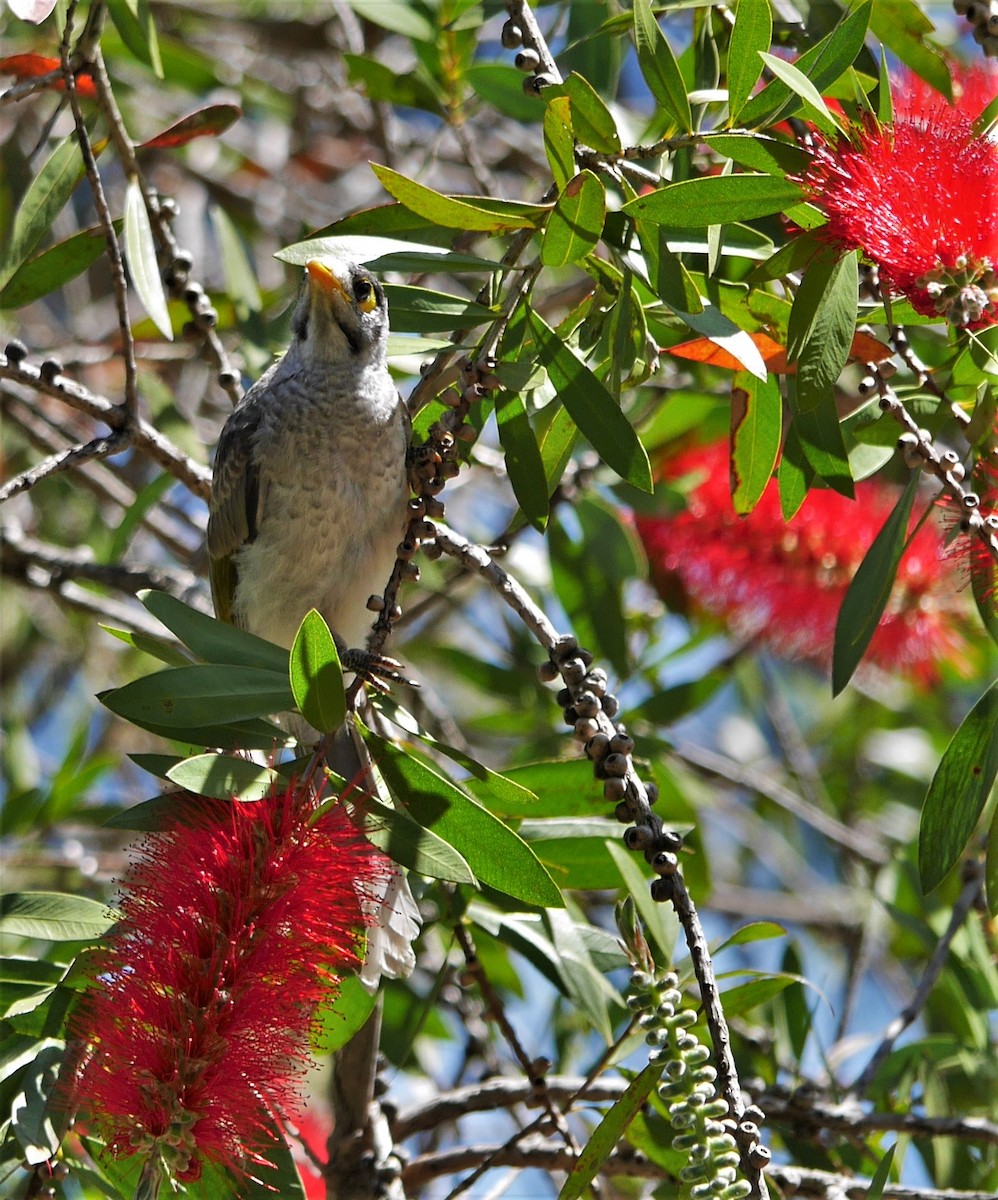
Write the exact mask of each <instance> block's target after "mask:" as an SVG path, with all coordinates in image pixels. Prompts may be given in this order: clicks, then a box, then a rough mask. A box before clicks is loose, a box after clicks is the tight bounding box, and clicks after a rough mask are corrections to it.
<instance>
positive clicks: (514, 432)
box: [495, 389, 548, 530]
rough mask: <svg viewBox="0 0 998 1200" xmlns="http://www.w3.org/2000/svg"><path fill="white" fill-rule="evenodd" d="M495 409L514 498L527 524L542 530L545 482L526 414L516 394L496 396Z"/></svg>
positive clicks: (546, 506)
mask: <svg viewBox="0 0 998 1200" xmlns="http://www.w3.org/2000/svg"><path fill="white" fill-rule="evenodd" d="M495 408H496V422H497V424H498V426H499V441H500V443H501V444H502V449H503V457H504V459H505V461H506V474H507V475H508V476H509V482H510V484H511V486H512V488H513V495H514V496H516V499H517V501H518V502H519V505H520V508H521V509H522V510H523V515H524V516H525V517H526V518H527V520H528V521H529V522H530V524H531V525H533V526H534V528H535V529H540V530H543V529H544V527H545V525H546V524H547V519H548V488H547V480H546V479H545V476H544V462H543V460H542V459H541V451H540V447H539V446H538V445H537V438H536V436H535V434H534V431H533V429H532V428H531V427H530V420H529V419H528V417H527V410H526V408H524V406H523V401H522V400H521V399H520V397H519V395H518V394H517V393H516V392H507V391H506V390H505V389H503V390H501V391H499V392H498V393H497V394H496V400H495Z"/></svg>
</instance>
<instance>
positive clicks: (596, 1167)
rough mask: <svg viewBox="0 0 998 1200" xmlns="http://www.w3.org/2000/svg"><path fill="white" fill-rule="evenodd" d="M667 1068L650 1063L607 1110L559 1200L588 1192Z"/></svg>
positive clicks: (566, 1182) (574, 1197) (576, 1197)
mask: <svg viewBox="0 0 998 1200" xmlns="http://www.w3.org/2000/svg"><path fill="white" fill-rule="evenodd" d="M664 1068H665V1064H664V1063H649V1064H648V1066H647V1067H645V1069H644V1070H643V1071H642V1072H641V1073H640V1074H639V1075H636V1076H635V1077H634V1079H632V1080H631V1082H630V1084H629V1085H628V1087H627V1091H626V1092H624V1094H623V1095H622V1096H621V1097H620V1099H619V1100H616V1101H614V1103H613V1104H612V1105H611V1106H610V1107H609V1108H608V1109H607V1111H606V1112H605V1113H604V1114H603V1119H602V1120H601V1121H600V1123H599V1124H598V1125H597V1126H596V1128H595V1129H594V1130H593V1132H592V1133H591V1134H590V1135H589V1140H588V1141H587V1142H586V1146H585V1149H584V1150H583V1151H582V1153H581V1154H580V1155H579V1157H578V1158H577V1159H576V1160H575V1164H574V1166H573V1167H572V1169H571V1171H570V1172H569V1174H568V1178H567V1179H566V1180H565V1182H564V1183H563V1184H562V1187H561V1191H560V1192H559V1193H558V1200H578V1198H579V1197H580V1196H581V1195H582V1194H583V1193H584V1192H586V1191H587V1190H588V1188H589V1185H590V1184H591V1183H592V1181H593V1180H594V1179H595V1178H596V1176H597V1175H598V1174H599V1171H600V1168H601V1167H602V1166H603V1164H604V1163H605V1162H606V1160H607V1159H608V1158H609V1157H610V1155H611V1154H612V1153H613V1151H614V1149H615V1148H616V1146H617V1143H618V1142H619V1141H620V1139H621V1138H622V1137H623V1135H624V1131H625V1130H626V1129H627V1127H628V1125H630V1123H631V1122H632V1121H633V1120H634V1118H635V1117H636V1116H637V1114H638V1113H639V1112H640V1111H641V1109H642V1108H643V1107H644V1104H645V1101H646V1100H647V1099H648V1097H649V1096H650V1095H651V1093H652V1089H653V1088H654V1087H655V1085H656V1084H657V1083H658V1081H659V1078H660V1076H661V1074H662V1071H663V1070H664Z"/></svg>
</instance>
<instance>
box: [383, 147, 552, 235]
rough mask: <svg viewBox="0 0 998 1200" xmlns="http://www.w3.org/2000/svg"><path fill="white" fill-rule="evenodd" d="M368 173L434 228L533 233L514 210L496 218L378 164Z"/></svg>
mask: <svg viewBox="0 0 998 1200" xmlns="http://www.w3.org/2000/svg"><path fill="white" fill-rule="evenodd" d="M371 170H372V171H373V172H374V173H375V175H377V177H378V179H379V180H380V182H381V186H382V187H383V188H384V189H385V191H386V192H388V194H389V195H390V196H394V197H395V199H396V200H398V201H399V202H400V203H401V204H404V205H405V207H406V208H408V209H409V210H410V211H411V212H414V213H416V214H417V216H420V217H425V218H426V219H427V220H428V221H433V222H434V223H435V224H437V225H443V226H445V227H446V228H448V229H471V230H481V231H482V232H487V233H498V232H500V231H501V230H507V229H533V228H535V227H536V226H535V221H534V220H532V219H531V218H529V217H527V216H525V215H523V214H522V213H519V214H518V213H517V211H516V210H515V209H511V210H510V211H508V212H506V213H505V215H504V216H498V215H497V214H496V213H495V212H494V211H489V209H488V208H485V207H482V206H479V205H476V204H474V203H471V202H469V201H467V200H455V199H453V198H452V197H450V196H444V195H442V194H441V193H440V192H435V191H434V190H433V189H432V188H428V187H426V186H425V184H422V183H417V182H416V181H415V180H414V179H408V178H406V176H405V175H400V174H399V173H398V171H393V170H392V169H391V168H390V167H383V166H380V165H379V164H377V163H372V164H371Z"/></svg>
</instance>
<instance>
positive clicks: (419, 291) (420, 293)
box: [385, 283, 496, 333]
mask: <svg viewBox="0 0 998 1200" xmlns="http://www.w3.org/2000/svg"><path fill="white" fill-rule="evenodd" d="M385 294H386V295H387V297H388V311H389V312H390V313H391V321H392V327H393V328H394V329H395V330H396V332H398V331H401V330H405V331H406V332H409V333H436V332H439V331H441V330H443V331H449V330H451V329H454V328H459V327H461V326H464V325H483V324H485V322H486V321H493V320H495V317H496V314H495V313H494V312H493V311H492V309H490V308H485V307H484V306H483V305H481V304H475V303H474V301H472V300H465V299H463V298H462V297H461V296H452V295H450V294H448V293H447V292H437V291H433V290H432V289H430V288H421V287H408V286H406V285H403V284H397V283H388V284H385Z"/></svg>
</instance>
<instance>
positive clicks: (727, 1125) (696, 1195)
mask: <svg viewBox="0 0 998 1200" xmlns="http://www.w3.org/2000/svg"><path fill="white" fill-rule="evenodd" d="M678 983H679V980H678V978H677V977H676V975H675V974H673V973H672V972H668V973H666V974H664V975H662V976H660V977H655V976H653V975H649V974H648V973H647V972H645V971H635V972H634V973H633V974H632V975H631V982H630V986H629V987H628V989H627V1007H628V1008H629V1009H631V1011H632V1012H636V1013H639V1014H640V1016H639V1017H638V1025H639V1026H640V1027H641V1028H642V1029H643V1030H644V1031H645V1041H646V1042H647V1044H648V1045H649V1046H650V1047H651V1049H650V1050H649V1052H648V1059H649V1061H650V1062H653V1063H654V1062H659V1063H663V1064H664V1070H663V1079H662V1082H661V1083H660V1084H659V1085H658V1088H657V1091H658V1095H659V1098H660V1099H661V1100H662V1101H663V1103H664V1104H665V1105H666V1106H667V1112H668V1117H669V1122H670V1124H671V1125H672V1128H673V1130H674V1131H675V1136H674V1137H673V1139H672V1147H673V1149H674V1150H678V1151H679V1152H680V1153H682V1154H685V1155H686V1165H685V1166H684V1167H683V1168H682V1169H681V1171H680V1172H679V1178H680V1180H681V1182H682V1184H683V1185H684V1187H683V1192H682V1194H683V1196H688V1197H689V1200H744V1198H745V1197H747V1196H749V1195H750V1194H751V1192H752V1185H751V1184H750V1183H749V1182H748V1180H747V1179H745V1178H744V1176H742V1174H741V1161H742V1158H741V1152H740V1150H739V1145H740V1144H741V1145H744V1144H745V1143H746V1141H747V1140H749V1138H751V1147H750V1149H749V1150H748V1153H749V1155H750V1159H751V1161H752V1163H753V1165H754V1166H756V1167H760V1168H761V1167H762V1166H764V1165H765V1164H766V1163H767V1162H768V1161H769V1157H770V1155H769V1151H768V1150H767V1149H766V1147H765V1146H763V1145H762V1144H761V1143H760V1142H759V1140H758V1137H759V1127H758V1125H757V1124H756V1123H755V1122H754V1121H751V1120H743V1121H742V1122H741V1123H739V1122H738V1121H735V1120H734V1119H733V1118H732V1117H731V1116H730V1115H729V1113H728V1103H727V1101H726V1100H725V1099H724V1098H723V1097H721V1096H719V1095H718V1094H717V1089H716V1087H715V1080H716V1079H717V1071H715V1069H714V1068H713V1067H712V1066H711V1065H710V1051H709V1050H708V1048H707V1047H706V1046H705V1045H703V1043H702V1042H701V1041H700V1040H699V1038H698V1037H697V1036H696V1034H695V1033H694V1032H693V1028H692V1027H693V1026H694V1025H695V1024H696V1020H697V1014H696V1012H695V1010H694V1009H692V1008H687V1007H684V1004H683V995H682V992H680V990H679V987H678ZM753 1115H754V1114H753ZM742 1126H745V1129H744V1130H743V1129H742V1128H741V1127H742Z"/></svg>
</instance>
